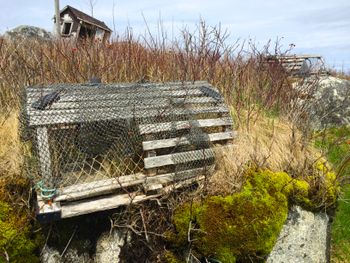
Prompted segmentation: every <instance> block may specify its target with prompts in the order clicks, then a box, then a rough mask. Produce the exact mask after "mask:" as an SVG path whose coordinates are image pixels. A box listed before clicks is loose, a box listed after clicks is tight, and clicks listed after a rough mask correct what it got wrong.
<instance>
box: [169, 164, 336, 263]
mask: <svg viewBox="0 0 350 263" xmlns="http://www.w3.org/2000/svg"><path fill="white" fill-rule="evenodd" d="M314 170H315V171H314V172H313V175H312V176H310V178H309V179H308V180H300V179H295V178H291V177H290V176H289V175H288V174H287V173H285V172H272V171H270V170H267V169H265V170H262V169H255V170H254V169H251V170H248V171H247V173H246V182H245V184H244V186H243V188H242V190H241V191H240V192H238V193H234V194H232V195H228V196H210V197H207V198H206V199H205V200H204V201H203V203H201V204H199V203H193V204H191V205H190V204H185V205H183V206H182V207H180V208H178V209H177V210H176V211H175V214H174V216H173V223H174V225H175V228H176V232H174V233H172V234H171V235H169V236H171V238H169V240H170V241H171V242H172V244H173V245H175V246H176V247H183V248H186V247H188V245H189V239H190V240H192V243H191V245H192V246H193V247H194V251H195V252H194V253H197V254H196V255H199V257H205V258H211V259H216V260H219V261H221V262H236V260H237V261H245V260H248V259H250V258H256V259H258V258H259V259H261V258H264V256H266V255H267V254H268V253H269V252H270V251H271V249H272V247H273V246H274V244H275V242H276V239H277V237H278V234H279V232H280V230H281V228H282V226H283V224H284V222H285V220H286V218H287V215H288V206H289V204H290V203H297V204H299V205H302V206H304V207H306V208H310V209H315V208H318V209H319V208H320V207H324V206H328V205H331V204H334V202H335V201H336V198H337V195H338V188H337V184H336V176H335V174H334V173H333V172H331V171H330V169H329V167H328V166H327V164H326V163H324V162H323V163H317V164H316V165H315V168H314ZM316 180H318V182H315V181H316ZM316 186H318V188H317V190H318V192H315V189H316ZM321 197H322V200H321V199H320V198H321ZM319 199H320V200H319ZM321 204H322V205H323V206H322V205H321ZM189 228H191V231H190V232H189Z"/></svg>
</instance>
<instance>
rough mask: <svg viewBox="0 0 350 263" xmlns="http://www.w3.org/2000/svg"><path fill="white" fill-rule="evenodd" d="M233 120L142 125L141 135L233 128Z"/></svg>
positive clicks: (199, 120)
mask: <svg viewBox="0 0 350 263" xmlns="http://www.w3.org/2000/svg"><path fill="white" fill-rule="evenodd" d="M232 123H233V120H232V118H231V117H224V118H216V119H198V120H192V121H174V122H163V123H154V124H140V125H139V131H140V134H151V133H157V132H167V131H171V130H184V129H189V128H191V127H199V128H208V127H216V126H232Z"/></svg>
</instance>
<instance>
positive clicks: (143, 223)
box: [140, 208, 149, 242]
mask: <svg viewBox="0 0 350 263" xmlns="http://www.w3.org/2000/svg"><path fill="white" fill-rule="evenodd" d="M140 214H141V219H142V225H143V228H144V229H145V231H144V232H145V238H146V241H147V242H149V238H148V235H147V228H146V223H145V218H144V215H143V209H142V208H140Z"/></svg>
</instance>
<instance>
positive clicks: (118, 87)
mask: <svg viewBox="0 0 350 263" xmlns="http://www.w3.org/2000/svg"><path fill="white" fill-rule="evenodd" d="M203 86H205V87H212V88H213V86H212V85H211V84H209V83H208V82H206V81H196V82H194V83H193V82H184V83H181V82H167V83H117V84H113V83H109V84H108V83H106V84H89V83H87V84H64V83H63V84H52V85H46V86H29V87H27V88H26V89H25V91H26V93H27V95H28V96H32V95H33V94H38V93H39V94H43V93H46V92H53V91H58V90H64V91H67V92H77V93H79V92H80V93H84V92H95V91H98V90H101V89H104V90H108V91H109V92H125V91H133V92H143V91H151V90H152V89H156V90H163V91H165V90H178V89H184V88H186V89H193V88H198V87H203Z"/></svg>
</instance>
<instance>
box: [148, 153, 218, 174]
mask: <svg viewBox="0 0 350 263" xmlns="http://www.w3.org/2000/svg"><path fill="white" fill-rule="evenodd" d="M213 157H214V153H213V151H212V149H203V150H196V151H188V152H181V153H173V154H167V155H161V156H156V157H148V158H145V159H144V164H145V168H146V169H149V168H155V167H162V166H167V165H174V164H182V163H187V162H192V161H198V160H205V159H209V158H213Z"/></svg>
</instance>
